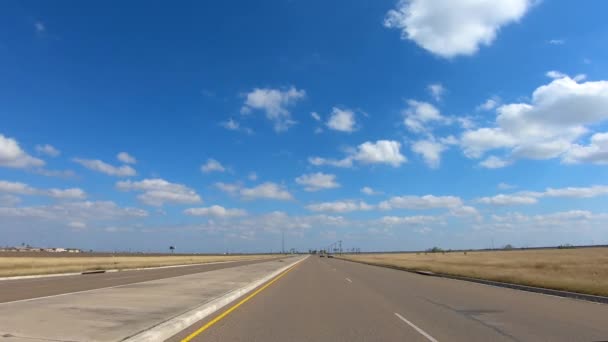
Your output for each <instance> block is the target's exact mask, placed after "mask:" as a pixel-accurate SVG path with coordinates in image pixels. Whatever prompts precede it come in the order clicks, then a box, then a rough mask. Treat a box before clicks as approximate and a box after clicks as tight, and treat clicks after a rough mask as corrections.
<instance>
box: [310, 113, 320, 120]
mask: <svg viewBox="0 0 608 342" xmlns="http://www.w3.org/2000/svg"><path fill="white" fill-rule="evenodd" d="M310 116H311V117H312V118H313V119H314V120H315V121H321V115H319V113H317V112H312V113H310Z"/></svg>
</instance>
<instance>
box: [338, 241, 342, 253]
mask: <svg viewBox="0 0 608 342" xmlns="http://www.w3.org/2000/svg"><path fill="white" fill-rule="evenodd" d="M339 245H340V247H338V248H339V249H340V255H342V240H340V241H339Z"/></svg>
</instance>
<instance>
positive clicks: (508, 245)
mask: <svg viewBox="0 0 608 342" xmlns="http://www.w3.org/2000/svg"><path fill="white" fill-rule="evenodd" d="M513 248H514V247H513V245H511V244H510V243H509V244H506V245H505V246H504V247H503V248H502V249H513Z"/></svg>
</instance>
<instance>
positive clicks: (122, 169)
mask: <svg viewBox="0 0 608 342" xmlns="http://www.w3.org/2000/svg"><path fill="white" fill-rule="evenodd" d="M73 160H74V162H76V163H78V164H80V165H82V166H84V167H86V168H87V169H89V170H93V171H97V172H101V173H105V174H106V175H110V176H117V177H128V176H135V174H136V173H137V172H135V169H133V168H132V167H130V166H129V165H122V166H112V165H110V164H108V163H105V162H103V161H101V160H99V159H81V158H74V159H73Z"/></svg>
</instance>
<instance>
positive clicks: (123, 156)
mask: <svg viewBox="0 0 608 342" xmlns="http://www.w3.org/2000/svg"><path fill="white" fill-rule="evenodd" d="M116 158H117V159H118V160H120V161H121V162H123V163H125V164H137V159H135V157H133V156H132V155H130V154H128V153H127V152H120V153H119V154H117V155H116Z"/></svg>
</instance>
